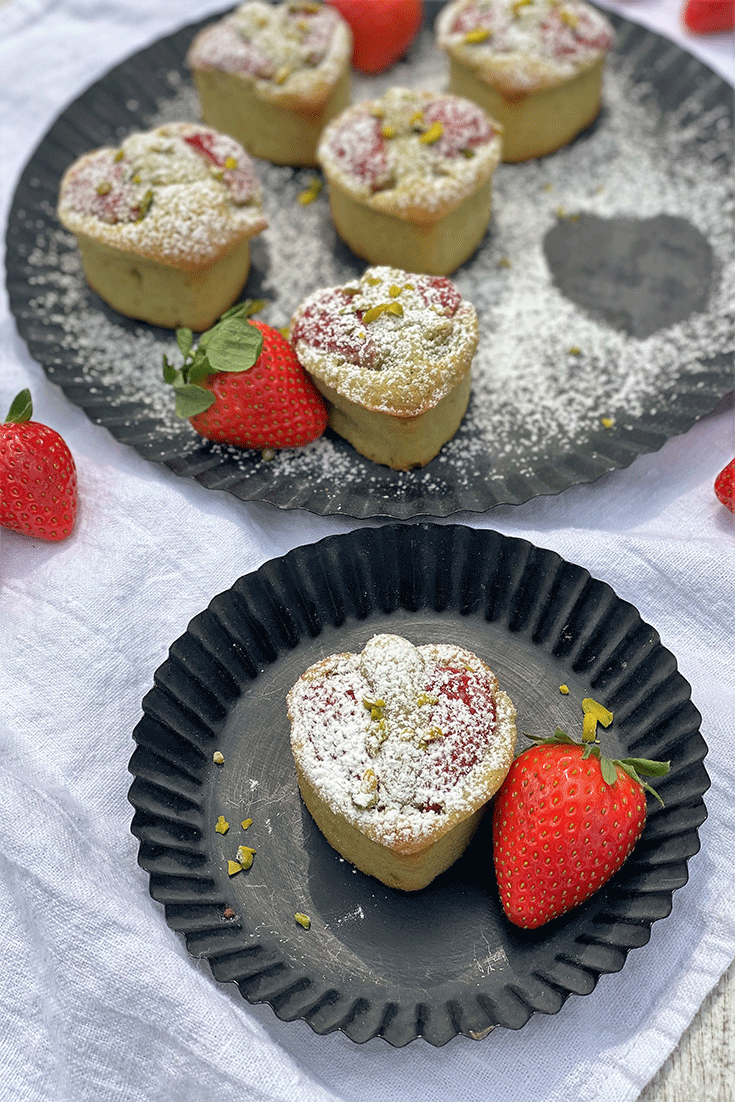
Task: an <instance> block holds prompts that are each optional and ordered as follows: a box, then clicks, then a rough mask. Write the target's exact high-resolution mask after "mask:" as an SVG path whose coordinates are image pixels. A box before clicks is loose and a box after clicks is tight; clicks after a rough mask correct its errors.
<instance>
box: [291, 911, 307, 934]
mask: <svg viewBox="0 0 735 1102" xmlns="http://www.w3.org/2000/svg"><path fill="white" fill-rule="evenodd" d="M294 918H295V919H296V921H297V922H298V924H299V926H303V927H304V929H305V930H308V929H310V928H311V919H310V918H309V916H308V915H305V914H302V913H301V911H297V912H296V914H295V915H294Z"/></svg>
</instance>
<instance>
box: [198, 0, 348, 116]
mask: <svg viewBox="0 0 735 1102" xmlns="http://www.w3.org/2000/svg"><path fill="white" fill-rule="evenodd" d="M351 51H352V38H351V35H350V32H349V28H348V27H347V24H346V23H345V22H344V20H343V19H342V17H341V16H340V15H339V13H338V12H337V11H336V10H335V9H334V8H330V7H328V6H326V5H325V6H322V5H321V4H315V3H310V2H308V0H304V2H302V3H293V2H290V3H280V4H270V3H264V2H262V0H251V2H250V3H245V4H241V5H240V7H239V8H237V9H236V10H235V11H234V12H233V13H232V14H231V15H228V16H225V18H224V19H221V20H219V21H217V22H216V23H212V24H210V25H209V26H208V27H205V28H204V30H202V31H200V33H199V34H198V35H197V37H196V38H195V40H194V42H193V43H192V46H191V49H190V51H189V54H188V56H187V64H188V66H189V67H190V68H191V69H195V70H200V71H202V72H207V71H212V70H220V71H222V72H227V73H234V74H236V75H238V76H240V77H242V78H243V79H244V80H247V81H251V82H252V84H253V86H254V87H255V89H256V91H257V92H258V93H259V94H260V95H261V96H262V97H263V98H265V99H270V100H273V101H276V102H277V101H278V100H283V101H284V102H285V101H287V100H288V99H289V98H290V97H293V96H294V95H299V96H302V97H303V98H304V99H308V98H309V96H310V95H311V96H313V97H314V98H315V99H319V98H320V97H322V96H323V94H324V92H323V90H324V87H325V86H327V87H329V86H334V85H335V84H336V83H337V81H338V80H339V78H340V76H341V75H342V73H343V71H344V69H345V66H346V64H347V63H348V61H349V57H350V54H351ZM310 90H311V91H310Z"/></svg>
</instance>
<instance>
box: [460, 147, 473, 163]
mask: <svg viewBox="0 0 735 1102" xmlns="http://www.w3.org/2000/svg"><path fill="white" fill-rule="evenodd" d="M460 153H461V154H462V156H463V157H464V158H465V159H466V160H468V161H471V160H472V158H473V157H474V155H475V151H474V149H473V148H472V147H471V146H469V145H466V146H465V147H464V149H460Z"/></svg>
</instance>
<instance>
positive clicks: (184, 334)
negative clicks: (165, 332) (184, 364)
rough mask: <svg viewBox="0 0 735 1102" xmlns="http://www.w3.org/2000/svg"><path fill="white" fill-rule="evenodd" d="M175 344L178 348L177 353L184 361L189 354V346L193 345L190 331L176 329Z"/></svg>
mask: <svg viewBox="0 0 735 1102" xmlns="http://www.w3.org/2000/svg"><path fill="white" fill-rule="evenodd" d="M176 343H177V344H178V346H179V352H180V353H181V355H182V356H183V357H184V359H185V360H186V359H187V358H188V356H189V353H190V352H191V346H192V344H193V343H194V334H193V333H192V331H191V329H177V330H176Z"/></svg>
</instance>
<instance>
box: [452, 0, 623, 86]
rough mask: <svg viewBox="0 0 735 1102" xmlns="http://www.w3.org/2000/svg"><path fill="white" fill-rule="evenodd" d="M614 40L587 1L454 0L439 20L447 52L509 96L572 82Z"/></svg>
mask: <svg viewBox="0 0 735 1102" xmlns="http://www.w3.org/2000/svg"><path fill="white" fill-rule="evenodd" d="M614 38H615V35H614V32H613V29H612V27H611V25H610V23H609V21H608V20H607V19H606V18H605V16H604V15H603V14H602V13H601V12H599V11H597V10H596V9H595V8H593V7H591V6H590V5H589V4H587V3H585V2H584V0H455V2H454V3H451V4H447V5H446V7H444V8H443V9H442V11H441V12H440V14H439V17H438V19H437V41H438V42H439V45H440V46H441V47H442V49H444V50H446V51H447V52H448V53H449V54H450V55H451V56H452V57H453V58H455V59H456V60H457V61H458V62H459V63H460V64H462V65H465V66H467V67H468V68H469V69H470V70H471V71H473V72H476V73H479V74H481V75H482V78H483V79H484V80H487V82H488V83H489V84H490V85H491V86H493V87H499V88H502V89H503V90H504V91H506V92H528V91H529V90H537V89H541V88H548V87H551V86H552V85H554V84H557V83H559V82H560V81H563V80H568V79H569V78H570V77H572V76H574V75H575V74H576V73H579V72H581V71H583V70H584V69H586V68H589V67H590V66H591V65H592V64H593V63H594V62H596V61H598V60H599V58H601V57H602V56H603V55H604V54H605V53H606V52H607V51H608V50H609V49H610V48H611V46H612V44H613V41H614Z"/></svg>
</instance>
